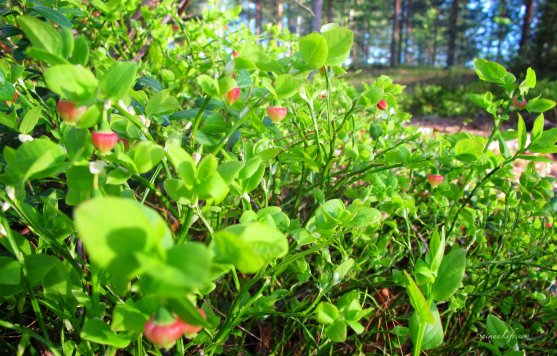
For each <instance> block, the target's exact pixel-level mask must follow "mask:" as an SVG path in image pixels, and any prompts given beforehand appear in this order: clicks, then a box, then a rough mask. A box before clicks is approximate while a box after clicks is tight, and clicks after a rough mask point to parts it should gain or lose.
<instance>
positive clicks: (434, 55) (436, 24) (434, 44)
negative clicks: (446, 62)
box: [431, 20, 439, 66]
mask: <svg viewBox="0 0 557 356" xmlns="http://www.w3.org/2000/svg"><path fill="white" fill-rule="evenodd" d="M438 27H439V22H438V21H437V20H435V21H434V24H433V39H432V41H431V43H432V45H431V65H432V66H435V62H437V28H438Z"/></svg>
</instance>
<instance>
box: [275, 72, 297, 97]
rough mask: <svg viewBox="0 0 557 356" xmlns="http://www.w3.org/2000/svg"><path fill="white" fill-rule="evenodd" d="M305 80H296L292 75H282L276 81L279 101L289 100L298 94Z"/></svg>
mask: <svg viewBox="0 0 557 356" xmlns="http://www.w3.org/2000/svg"><path fill="white" fill-rule="evenodd" d="M302 83H303V80H301V79H296V78H295V77H293V76H292V75H291V74H282V75H279V76H277V77H276V79H275V90H276V94H277V97H278V98H279V99H287V98H290V97H291V96H292V95H294V94H296V93H297V92H298V91H299V89H300V86H301V85H302Z"/></svg>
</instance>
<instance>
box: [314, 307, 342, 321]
mask: <svg viewBox="0 0 557 356" xmlns="http://www.w3.org/2000/svg"><path fill="white" fill-rule="evenodd" d="M339 316H340V313H339V312H338V309H337V307H336V306H335V305H334V304H331V303H327V302H321V303H319V304H318V305H317V308H315V318H316V319H317V321H318V322H320V323H321V324H327V325H328V324H332V323H334V322H335V321H336V320H338V318H339Z"/></svg>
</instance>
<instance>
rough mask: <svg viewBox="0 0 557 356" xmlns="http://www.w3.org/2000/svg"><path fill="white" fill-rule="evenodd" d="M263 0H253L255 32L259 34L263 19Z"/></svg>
mask: <svg viewBox="0 0 557 356" xmlns="http://www.w3.org/2000/svg"><path fill="white" fill-rule="evenodd" d="M262 2H263V0H255V34H256V35H259V34H261V30H262V25H263V21H262V20H263V19H262V10H263V9H262V4H261V3H262Z"/></svg>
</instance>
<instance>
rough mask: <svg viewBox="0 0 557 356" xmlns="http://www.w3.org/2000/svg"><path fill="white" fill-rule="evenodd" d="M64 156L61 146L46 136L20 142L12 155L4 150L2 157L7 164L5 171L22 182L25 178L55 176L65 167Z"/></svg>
mask: <svg viewBox="0 0 557 356" xmlns="http://www.w3.org/2000/svg"><path fill="white" fill-rule="evenodd" d="M65 158H66V154H65V153H64V150H63V149H62V147H60V146H59V145H57V144H55V143H54V142H52V141H50V140H49V139H47V138H39V139H36V140H33V141H28V142H25V143H23V144H21V145H20V146H19V147H18V149H17V150H16V151H15V154H14V155H13V156H12V155H10V154H6V151H4V159H5V160H6V163H7V164H8V168H7V169H6V172H7V173H8V175H9V176H12V177H16V178H17V179H18V180H19V181H20V183H22V184H23V183H24V182H25V181H26V180H27V179H41V178H45V177H52V176H56V175H57V174H59V173H60V172H62V171H63V170H64V169H65V168H66V165H65V162H64V159H65Z"/></svg>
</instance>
